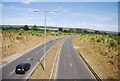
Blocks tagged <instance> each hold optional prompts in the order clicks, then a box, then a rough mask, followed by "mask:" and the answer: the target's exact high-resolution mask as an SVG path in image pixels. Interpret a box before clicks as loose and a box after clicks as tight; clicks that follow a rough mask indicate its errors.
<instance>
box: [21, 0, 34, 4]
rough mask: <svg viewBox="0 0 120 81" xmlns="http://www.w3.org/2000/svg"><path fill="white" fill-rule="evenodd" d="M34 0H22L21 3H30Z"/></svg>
mask: <svg viewBox="0 0 120 81" xmlns="http://www.w3.org/2000/svg"><path fill="white" fill-rule="evenodd" d="M33 1H34V0H25V1H22V3H23V4H30V3H31V2H33Z"/></svg>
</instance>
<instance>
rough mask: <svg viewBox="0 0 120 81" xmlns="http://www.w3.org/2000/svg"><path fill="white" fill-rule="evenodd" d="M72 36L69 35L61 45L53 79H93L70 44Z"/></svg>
mask: <svg viewBox="0 0 120 81" xmlns="http://www.w3.org/2000/svg"><path fill="white" fill-rule="evenodd" d="M73 38H74V37H70V38H69V39H67V40H66V41H65V42H64V43H63V45H62V48H61V51H60V55H59V60H58V64H57V67H56V76H55V79H57V80H58V81H59V79H69V80H70V79H77V80H79V81H80V79H81V80H82V79H87V80H88V79H89V80H90V79H91V80H90V81H94V80H93V79H94V78H93V76H92V74H91V73H90V71H89V70H88V68H87V67H86V65H85V64H84V63H83V61H82V60H81V59H80V57H79V56H78V54H77V53H76V51H75V49H74V47H73V45H72V39H73ZM77 80H76V81H77ZM63 81H64V80H63ZM66 81H67V80H66ZM74 81H75V80H74Z"/></svg>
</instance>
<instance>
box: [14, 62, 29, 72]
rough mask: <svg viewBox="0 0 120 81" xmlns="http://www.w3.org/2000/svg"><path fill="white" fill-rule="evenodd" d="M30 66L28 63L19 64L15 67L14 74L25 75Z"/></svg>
mask: <svg viewBox="0 0 120 81" xmlns="http://www.w3.org/2000/svg"><path fill="white" fill-rule="evenodd" d="M30 66H31V64H30V63H20V64H18V65H17V66H16V70H15V73H16V74H18V73H23V74H25V73H26V72H27V71H28V70H29V69H30Z"/></svg>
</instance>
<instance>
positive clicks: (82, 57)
mask: <svg viewBox="0 0 120 81" xmlns="http://www.w3.org/2000/svg"><path fill="white" fill-rule="evenodd" d="M72 46H74V45H73V40H72ZM74 50H75V48H74ZM75 52H76V50H75ZM76 53H77V55H78V56H79V58H80V59H81V60H82V61H83V63H84V64H85V65H86V67H87V68H88V70H89V71H90V73H91V74H92V76H93V77H94V78H95V79H96V80H97V81H102V79H101V78H100V77H99V75H98V74H97V73H96V72H95V71H94V70H93V68H92V67H91V66H90V65H89V64H88V62H87V61H86V59H85V58H84V56H82V55H81V54H80V53H79V52H76Z"/></svg>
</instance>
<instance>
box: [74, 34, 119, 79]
mask: <svg viewBox="0 0 120 81" xmlns="http://www.w3.org/2000/svg"><path fill="white" fill-rule="evenodd" d="M73 44H74V46H76V47H77V49H76V50H77V51H78V52H79V53H80V54H82V55H83V56H84V58H85V59H86V60H87V61H88V63H89V64H90V65H91V66H92V68H93V69H94V70H95V72H97V74H98V75H99V76H100V78H101V79H118V78H119V76H118V71H119V69H120V67H119V66H120V65H119V63H120V62H118V61H119V60H118V59H119V54H118V47H119V45H118V36H114V35H97V34H82V35H80V36H79V37H78V38H75V39H74V40H73Z"/></svg>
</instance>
